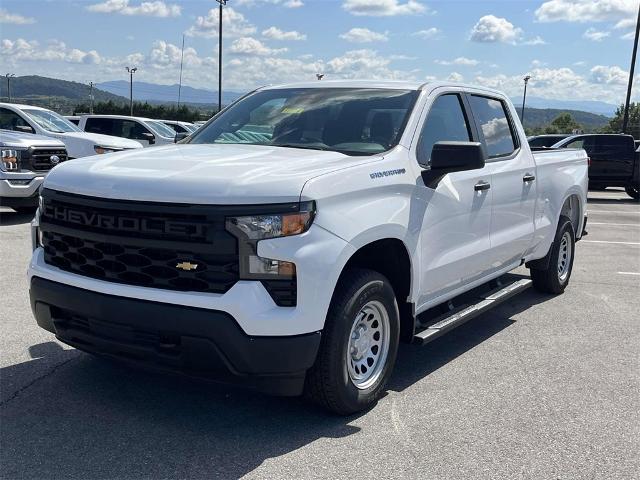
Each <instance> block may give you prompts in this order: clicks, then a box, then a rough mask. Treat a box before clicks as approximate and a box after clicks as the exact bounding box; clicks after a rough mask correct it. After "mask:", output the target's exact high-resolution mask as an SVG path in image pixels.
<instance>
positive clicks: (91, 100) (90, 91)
mask: <svg viewBox="0 0 640 480" xmlns="http://www.w3.org/2000/svg"><path fill="white" fill-rule="evenodd" d="M89 113H90V114H91V115H93V82H89Z"/></svg>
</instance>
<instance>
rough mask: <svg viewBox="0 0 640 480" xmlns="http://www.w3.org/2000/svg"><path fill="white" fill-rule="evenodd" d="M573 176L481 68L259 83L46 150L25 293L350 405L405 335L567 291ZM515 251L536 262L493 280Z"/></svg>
mask: <svg viewBox="0 0 640 480" xmlns="http://www.w3.org/2000/svg"><path fill="white" fill-rule="evenodd" d="M185 159H188V161H186V162H185V161H184V160H185ZM587 183H588V178H587V155H586V153H585V152H584V150H582V149H573V150H569V149H567V150H560V149H555V150H547V151H544V152H535V153H533V154H532V152H531V150H530V148H529V146H528V144H527V141H526V137H525V133H524V130H523V129H522V126H521V124H520V122H519V120H518V115H517V113H516V110H515V108H514V107H513V105H512V103H511V101H510V100H509V98H508V97H507V96H506V95H504V94H502V93H500V92H498V91H495V90H491V89H487V88H482V87H471V86H464V87H463V86H460V85H457V84H450V83H433V84H422V83H417V82H384V81H336V82H331V81H328V82H325V81H322V82H317V81H316V82H309V83H303V84H295V85H283V86H275V87H267V88H263V89H258V90H257V91H255V92H253V93H251V94H249V95H247V96H246V97H244V98H243V99H241V100H239V101H237V102H235V103H234V104H233V105H231V106H229V107H228V108H227V109H226V110H224V111H222V112H221V113H220V114H218V115H217V116H216V117H214V118H213V119H212V120H211V121H210V122H209V123H208V124H207V125H206V126H204V127H202V128H200V129H199V130H198V131H197V132H196V133H194V134H193V135H191V136H190V137H189V138H188V139H185V141H184V143H179V144H175V145H167V146H164V147H158V148H157V149H155V150H154V151H148V150H142V151H136V152H125V153H120V154H113V155H110V156H109V158H100V157H95V158H94V159H92V160H89V161H87V162H70V163H68V164H67V165H62V166H61V167H60V168H56V169H55V170H54V171H53V172H52V175H50V176H49V177H47V179H46V181H45V184H44V186H43V189H42V193H41V195H42V203H41V208H40V210H39V214H38V215H36V218H35V219H34V222H33V224H32V227H33V229H34V234H33V238H34V239H35V243H34V252H33V258H32V260H31V263H30V267H29V279H30V285H31V288H30V295H31V305H32V306H33V312H34V314H35V317H36V320H37V322H38V324H39V325H40V326H41V327H42V328H44V329H46V330H49V331H50V332H53V333H54V334H55V335H56V338H57V339H59V340H61V341H63V342H66V343H67V344H69V345H72V346H74V347H77V348H79V349H81V350H85V351H88V352H91V353H94V354H97V355H104V356H106V357H116V358H119V359H121V360H124V361H130V362H131V363H132V364H133V365H138V366H147V367H150V368H153V369H160V370H165V371H169V372H176V373H186V374H189V375H198V376H204V377H208V378H214V379H219V380H226V381H234V382H240V383H243V384H246V385H251V386H254V387H256V388H258V389H261V390H265V391H268V392H271V393H277V394H282V395H299V394H301V393H302V392H303V391H306V393H307V395H308V397H309V398H312V399H314V400H315V401H316V402H318V403H319V404H320V405H322V406H324V407H326V408H327V409H329V410H332V411H334V412H337V413H339V414H351V413H353V412H356V411H360V410H363V409H365V408H368V407H370V406H371V405H372V404H373V403H374V402H375V401H376V400H377V399H378V398H380V397H381V396H382V395H383V394H384V390H385V384H386V382H387V380H388V379H389V377H390V376H391V373H392V371H393V366H394V363H395V360H396V353H397V349H398V342H399V340H400V339H401V338H402V339H403V340H405V341H413V342H415V343H420V344H425V343H428V342H430V341H431V340H434V339H435V338H437V337H439V336H440V335H442V334H444V333H446V332H447V331H450V330H451V329H452V328H455V327H457V326H459V325H461V324H463V323H465V322H466V321H468V320H470V319H471V318H473V317H474V316H475V315H478V314H479V313H481V312H483V311H486V310H487V309H489V308H492V307H494V306H496V305H497V304H498V303H500V302H501V301H504V300H506V299H508V298H510V297H511V296H512V295H515V294H516V293H518V292H521V291H522V290H523V289H525V288H528V287H529V286H530V285H532V284H533V286H534V287H535V288H537V289H538V290H540V291H543V292H546V293H552V294H559V293H562V292H563V291H564V289H565V288H566V286H567V285H568V283H569V279H570V277H571V270H572V265H573V259H574V252H575V247H574V242H575V241H576V240H577V239H579V238H580V237H581V236H582V232H583V226H584V224H585V222H586V201H587ZM96 211H97V212H100V215H95V214H93V212H96ZM61 232H63V236H61ZM521 265H526V266H527V267H529V268H530V270H531V277H532V278H531V279H529V278H521V277H520V278H518V279H515V280H514V279H513V278H512V280H511V281H509V282H506V280H505V282H506V283H501V282H495V280H496V279H498V278H501V277H502V276H503V275H504V274H506V273H507V272H510V271H511V270H513V269H515V268H518V267H520V266H521ZM502 278H504V277H502ZM470 290H474V293H473V294H472V295H467V296H464V295H463V294H464V293H468V292H469V291H470ZM534 308H535V307H534ZM478 328H482V327H478ZM403 368H406V369H411V368H412V366H411V365H409V366H405V367H403ZM416 401H420V399H416Z"/></svg>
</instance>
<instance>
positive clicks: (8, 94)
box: [5, 73, 16, 103]
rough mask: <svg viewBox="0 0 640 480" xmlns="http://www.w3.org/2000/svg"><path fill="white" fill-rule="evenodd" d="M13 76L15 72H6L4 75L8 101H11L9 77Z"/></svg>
mask: <svg viewBox="0 0 640 480" xmlns="http://www.w3.org/2000/svg"><path fill="white" fill-rule="evenodd" d="M15 76H16V74H15V73H7V74H6V75H5V77H7V99H8V101H9V103H11V79H12V78H13V77H15Z"/></svg>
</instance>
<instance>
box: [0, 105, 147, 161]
mask: <svg viewBox="0 0 640 480" xmlns="http://www.w3.org/2000/svg"><path fill="white" fill-rule="evenodd" d="M0 130H5V131H7V130H10V131H15V132H21V133H27V134H37V135H42V136H45V137H50V138H57V139H58V140H61V141H62V142H63V143H64V145H65V147H66V149H67V153H68V154H69V158H70V159H72V158H80V157H87V156H90V155H96V154H103V153H112V152H120V151H123V150H130V149H135V148H142V145H141V144H140V142H136V141H134V140H129V139H127V138H119V137H114V136H111V135H98V134H95V133H86V132H83V131H82V130H80V129H79V128H78V127H77V126H76V125H74V124H73V123H71V122H70V121H69V120H67V119H66V118H65V117H63V116H61V115H58V114H57V113H56V112H53V111H51V110H47V109H46V108H41V107H36V106H33V105H19V104H17V103H0Z"/></svg>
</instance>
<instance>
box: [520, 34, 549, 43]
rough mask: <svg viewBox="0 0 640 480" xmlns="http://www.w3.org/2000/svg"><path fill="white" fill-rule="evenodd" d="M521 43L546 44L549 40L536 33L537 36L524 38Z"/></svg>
mask: <svg viewBox="0 0 640 480" xmlns="http://www.w3.org/2000/svg"><path fill="white" fill-rule="evenodd" d="M520 44H521V45H546V44H547V42H545V41H544V39H543V38H542V37H541V36H540V35H536V36H535V37H533V38H530V39H528V40H523V41H522V42H521V43H520Z"/></svg>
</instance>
